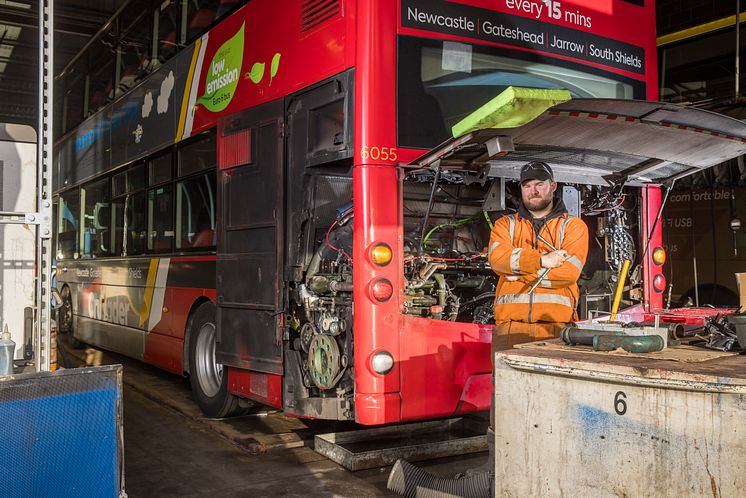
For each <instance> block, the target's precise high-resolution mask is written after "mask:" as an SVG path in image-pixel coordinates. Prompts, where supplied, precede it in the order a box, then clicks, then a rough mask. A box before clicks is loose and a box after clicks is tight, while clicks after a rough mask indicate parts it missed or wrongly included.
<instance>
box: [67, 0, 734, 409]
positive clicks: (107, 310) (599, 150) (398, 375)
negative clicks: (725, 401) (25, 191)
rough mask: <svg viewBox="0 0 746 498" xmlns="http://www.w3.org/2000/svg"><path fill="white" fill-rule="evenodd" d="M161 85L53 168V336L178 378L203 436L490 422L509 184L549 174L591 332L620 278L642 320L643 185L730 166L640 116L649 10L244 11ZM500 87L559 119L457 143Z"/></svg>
mask: <svg viewBox="0 0 746 498" xmlns="http://www.w3.org/2000/svg"><path fill="white" fill-rule="evenodd" d="M156 14H157V13H156ZM177 24H178V23H176V25H177ZM185 24H187V23H182V25H185ZM190 25H191V24H190ZM163 38H164V39H167V38H168V36H165V37H163ZM154 40H156V39H155V38H154ZM156 41H157V40H156ZM156 41H154V43H153V44H152V47H153V50H154V51H155V50H156V49H157V48H158V43H156ZM187 41H188V40H187ZM153 59H155V57H153ZM157 66H158V67H157V69H153V65H152V64H149V65H148V68H150V69H149V70H152V72H151V73H150V74H149V75H148V76H147V77H144V78H143V79H142V81H141V82H140V83H138V84H136V85H135V86H134V87H132V88H130V89H129V90H128V91H127V92H126V93H124V94H122V95H121V96H119V97H118V98H117V97H116V95H113V96H112V98H113V99H114V100H113V101H112V102H110V103H108V104H106V105H104V106H102V107H101V108H100V109H98V110H97V111H96V112H94V113H93V114H92V116H91V117H89V118H87V119H86V120H85V121H83V122H82V123H81V124H79V125H77V126H76V127H75V128H74V129H73V130H72V131H70V132H69V133H67V134H66V135H65V136H64V137H63V138H62V139H61V140H60V142H59V143H58V147H57V157H58V170H57V172H56V173H57V174H56V177H55V188H56V192H57V203H56V209H57V211H56V212H57V228H58V229H57V233H56V237H57V238H56V241H57V258H58V262H57V267H58V286H59V287H60V290H61V293H62V295H63V297H64V298H65V305H64V306H63V308H62V311H61V316H60V327H61V329H62V330H63V331H71V332H72V333H73V334H74V336H75V337H76V338H77V339H79V340H81V341H84V342H87V343H91V344H95V345H98V346H101V347H104V348H107V349H111V350H114V351H119V352H122V353H125V354H128V355H131V356H133V357H135V358H140V359H142V360H144V361H145V362H148V363H151V364H153V365H156V366H159V367H161V368H163V369H166V370H169V371H172V372H174V373H177V374H187V375H188V376H189V378H190V382H191V386H192V389H193V392H194V397H195V399H196V401H197V403H198V404H199V405H200V407H201V408H202V409H203V410H204V411H205V413H206V414H208V415H210V416H224V415H228V414H230V413H234V412H236V411H237V410H240V408H241V406H242V401H241V400H242V399H251V400H256V401H260V402H262V403H266V404H268V405H271V406H275V407H278V408H281V409H283V410H284V411H285V412H287V413H290V414H294V415H298V416H303V417H315V418H327V419H342V420H344V419H349V420H355V421H357V422H359V423H362V424H382V423H391V422H399V421H404V420H415V419H423V418H431V417H441V416H449V415H454V414H461V413H467V412H471V411H476V410H485V409H487V408H488V407H489V404H490V394H491V392H492V386H491V365H490V359H489V349H490V346H489V343H490V339H491V329H492V325H491V323H492V320H493V318H492V305H493V304H492V303H493V297H494V290H495V284H496V276H495V274H494V273H493V272H492V271H491V269H490V268H489V265H488V263H487V260H486V256H485V247H486V245H487V243H488V240H489V231H490V225H491V223H492V221H493V220H494V219H495V218H496V217H497V216H499V215H501V214H504V213H506V212H509V211H510V210H511V208H514V207H515V206H516V201H515V199H516V197H515V192H514V183H515V182H513V181H512V180H514V179H516V178H517V177H518V171H519V169H520V166H521V165H522V164H524V163H525V162H527V161H529V160H532V159H534V160H535V159H538V160H544V161H546V162H548V163H549V164H550V165H551V166H552V167H553V168H554V170H555V172H556V174H557V179H558V180H559V181H560V182H563V185H564V186H563V188H562V195H563V197H564V199H565V202H566V204H567V205H568V207H569V208H570V211H571V212H572V213H573V214H576V215H579V216H583V218H584V219H585V220H586V221H587V222H588V223H589V224H591V225H592V229H593V230H592V233H595V234H596V237H595V238H594V240H593V241H592V244H591V245H592V247H591V257H590V258H589V262H588V264H587V265H586V269H585V270H584V277H583V280H582V281H581V285H582V286H583V287H584V289H585V290H584V294H583V296H584V302H583V303H579V306H580V308H581V310H582V311H583V313H584V314H586V313H587V312H588V310H591V309H594V308H595V309H603V308H604V305H603V303H604V302H605V300H606V301H608V299H607V298H608V297H609V296H610V293H611V292H610V289H611V287H612V283H613V282H611V280H613V278H612V277H613V276H614V275H616V273H617V272H618V271H619V268H620V266H621V262H622V261H623V260H624V259H631V260H633V262H634V265H633V266H635V267H637V268H638V271H637V272H636V273H635V274H634V275H633V278H632V284H631V287H632V288H631V290H630V291H629V292H628V293H627V294H626V297H625V299H627V300H628V301H629V302H630V303H632V302H638V303H642V304H643V306H645V307H646V309H647V310H652V309H654V308H656V307H660V305H661V292H662V290H663V288H665V279H663V276H662V272H661V269H660V266H659V265H658V263H660V262H661V261H660V259H661V258H660V254H661V253H660V252H659V251H658V249H659V247H660V245H661V242H660V227H659V226H656V223H655V219H656V216H657V214H658V208H659V206H660V202H661V193H662V190H661V188H660V187H659V186H657V185H659V184H660V183H661V182H662V181H664V180H668V179H670V178H675V177H676V176H678V175H683V174H686V173H687V172H689V171H693V170H697V168H700V167H706V166H709V165H710V164H715V162H717V161H718V160H719V159H718V158H714V157H708V155H711V154H712V153H713V151H714V150H720V151H721V152H717V154H716V155H721V156H722V155H728V154H733V155H735V154H736V153H737V152H738V151H740V150H741V148H742V145H743V141H742V137H741V136H735V135H736V134H737V133H736V132H733V131H732V130H730V128H729V127H731V128H732V126H731V125H732V124H733V123H731V122H730V121H727V120H725V121H723V118H720V117H719V116H716V115H711V116H710V117H711V120H710V121H709V122H707V123H702V122H698V120H699V118H700V117H701V115H700V114H698V111H695V110H683V109H679V108H675V107H674V106H671V105H668V106H667V105H663V104H655V103H650V102H645V101H644V100H645V99H646V98H648V99H654V98H655V95H656V92H657V85H656V69H655V68H656V61H655V20H654V5H653V2H652V1H651V0H613V1H612V0H608V1H603V2H598V1H595V0H594V1H590V0H582V1H581V0H578V1H569V0H561V1H538V0H525V1H512V0H505V1H500V2H494V1H487V0H463V1H444V0H430V1H423V0H377V1H375V2H373V1H370V2H368V1H362V2H360V1H346V0H305V1H293V2H270V1H265V0H252V1H251V2H248V3H247V4H246V5H244V6H243V7H241V8H240V9H238V10H237V11H235V12H234V13H233V14H231V15H229V16H227V17H225V18H222V19H221V20H219V21H215V22H214V23H213V25H212V28H211V29H209V30H208V31H206V32H204V33H203V34H202V35H201V36H199V37H198V38H196V39H195V41H194V42H193V43H192V44H190V45H187V46H186V47H185V48H184V49H183V50H181V51H180V52H179V53H178V54H176V55H175V56H174V57H172V58H171V59H169V60H166V61H163V62H161V63H159V64H158V65H157ZM115 76H116V77H117V78H118V77H119V73H115ZM99 79H100V78H99ZM114 83H115V84H114V85H113V86H114V87H115V88H116V87H117V85H116V83H118V81H115V82H114ZM102 86H103V87H104V89H105V88H107V85H106V84H105V83H104V84H102ZM510 86H518V87H531V88H539V89H566V90H569V91H570V94H571V95H572V97H573V98H572V100H570V101H567V102H565V103H563V104H560V105H557V106H554V107H552V108H550V109H548V110H547V111H545V112H541V113H539V115H538V117H537V118H536V119H534V120H533V121H530V122H528V123H524V124H523V125H521V126H518V127H516V128H510V129H490V130H486V131H484V130H483V131H472V132H468V133H466V134H463V135H459V136H458V137H453V133H452V131H451V130H452V127H453V126H454V125H455V124H457V123H459V122H460V121H462V119H463V118H465V117H467V116H469V115H470V114H471V113H472V112H473V111H474V110H475V109H477V108H479V107H480V106H482V105H484V104H485V103H486V102H489V101H490V100H491V99H493V98H494V97H495V96H496V95H498V94H500V93H501V92H502V91H503V90H505V89H506V88H507V87H510ZM86 88H87V87H86ZM88 93H89V94H90V95H94V94H95V92H93V91H90V92H88ZM633 99H636V100H633ZM89 111H90V112H93V111H95V109H92V108H91V109H89ZM708 116H709V115H708ZM729 130H730V131H729ZM726 135H727V136H726ZM718 147H720V148H719V149H718ZM598 220H601V221H598ZM653 254H656V255H658V256H657V259H658V262H657V263H654V262H653V260H652V255H653ZM538 292H541V290H540V289H539V291H538Z"/></svg>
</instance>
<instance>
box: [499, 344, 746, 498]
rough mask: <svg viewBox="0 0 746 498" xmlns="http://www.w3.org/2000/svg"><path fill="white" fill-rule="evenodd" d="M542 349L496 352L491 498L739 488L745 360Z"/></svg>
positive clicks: (743, 473) (745, 438) (745, 479)
mask: <svg viewBox="0 0 746 498" xmlns="http://www.w3.org/2000/svg"><path fill="white" fill-rule="evenodd" d="M549 342H553V341H549ZM555 344H556V343H555ZM548 346H552V344H542V343H539V344H538V345H532V346H530V347H527V348H524V349H513V350H510V351H504V352H499V353H497V354H496V355H495V374H494V375H495V377H494V382H495V384H494V385H495V392H494V396H495V452H496V453H495V496H496V497H498V496H499V497H504V496H509V497H523V496H542V497H551V496H577V497H586V496H587V497H591V496H592V497H605V496H609V497H621V496H624V497H630V498H631V497H638V496H639V497H643V496H645V497H647V496H656V497H664V496H671V497H682V496H715V497H727V496H734V497H735V496H743V495H744V493H746V491H745V490H746V459H745V458H744V456H745V455H746V356H743V355H738V354H729V355H723V354H722V353H719V352H712V353H711V356H712V358H711V359H705V360H703V359H702V358H699V359H697V360H696V361H680V360H679V361H672V360H668V359H665V358H667V357H668V356H675V354H674V352H675V349H676V348H671V349H667V350H664V351H662V352H660V353H654V354H649V355H647V356H646V355H643V354H640V355H629V354H616V353H597V352H593V351H592V350H590V348H580V347H579V348H575V349H574V350H572V351H571V350H569V348H565V347H560V346H556V345H554V347H548ZM678 353H679V357H680V356H681V354H680V353H681V351H679V352H678ZM694 353H696V351H695V352H694ZM694 353H693V354H694ZM706 354H708V353H707V352H705V355H706ZM684 356H686V355H684ZM694 356H697V355H696V354H694Z"/></svg>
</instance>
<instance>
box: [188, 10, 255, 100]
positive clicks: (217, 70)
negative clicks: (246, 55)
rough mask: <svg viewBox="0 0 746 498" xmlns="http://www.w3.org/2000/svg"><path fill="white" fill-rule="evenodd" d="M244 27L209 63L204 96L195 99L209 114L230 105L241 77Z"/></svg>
mask: <svg viewBox="0 0 746 498" xmlns="http://www.w3.org/2000/svg"><path fill="white" fill-rule="evenodd" d="M244 26H245V24H242V25H241V29H239V30H238V32H237V33H236V34H235V35H233V36H232V37H231V38H230V39H229V40H227V41H226V42H225V43H223V44H222V45H221V46H220V48H219V49H218V51H217V52H215V55H214V56H213V58H212V61H211V62H210V67H209V68H208V70H207V77H206V78H205V94H204V95H202V96H201V97H199V98H198V99H197V103H198V104H202V105H203V106H205V108H207V109H208V110H209V111H210V112H220V111H222V110H223V109H225V108H226V107H228V104H230V102H231V100H232V99H233V94H234V93H235V92H236V87H237V86H238V81H239V79H240V76H241V64H242V62H243V46H244Z"/></svg>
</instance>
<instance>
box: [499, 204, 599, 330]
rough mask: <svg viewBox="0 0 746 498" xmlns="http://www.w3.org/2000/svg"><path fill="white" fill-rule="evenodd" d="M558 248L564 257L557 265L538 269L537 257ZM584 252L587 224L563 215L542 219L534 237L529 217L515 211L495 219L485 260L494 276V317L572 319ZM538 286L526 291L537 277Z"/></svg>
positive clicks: (512, 319) (538, 258)
mask: <svg viewBox="0 0 746 498" xmlns="http://www.w3.org/2000/svg"><path fill="white" fill-rule="evenodd" d="M542 238H543V239H545V240H546V242H549V243H551V244H552V245H553V246H554V247H555V248H557V249H564V250H566V251H567V252H568V254H569V255H570V257H569V258H568V259H567V260H566V261H565V262H564V263H562V265H561V266H559V267H557V268H552V269H550V270H547V269H546V268H542V267H541V256H542V255H543V254H546V253H548V252H551V251H552V250H553V249H552V248H550V246H549V245H548V244H546V243H545V242H544V241H542V240H541V239H542ZM587 255H588V228H587V227H586V225H585V223H584V222H583V220H581V219H580V218H577V217H575V216H570V215H568V214H567V213H565V214H563V215H562V216H558V217H556V218H552V219H549V220H547V222H546V223H545V224H544V226H543V227H542V228H541V231H540V233H539V236H538V237H537V235H536V233H535V231H534V227H533V224H532V222H531V220H528V219H525V218H522V217H521V216H520V215H518V214H511V215H508V216H503V217H502V218H500V219H499V220H497V221H496V222H495V225H494V227H493V229H492V234H491V235H490V245H489V262H490V266H492V269H493V270H494V271H495V273H497V274H498V275H499V277H500V278H499V279H498V282H497V289H496V291H495V321H496V322H498V323H500V322H507V321H518V322H529V323H532V322H570V321H572V320H574V319H576V314H575V307H576V305H577V303H578V284H577V282H578V278H579V277H580V272H581V271H582V270H583V265H584V264H585V259H586V256H587ZM544 273H547V275H546V277H545V278H544V280H542V282H541V284H539V287H537V288H536V290H535V291H534V292H533V294H529V293H528V291H529V290H530V289H531V287H532V286H533V284H534V283H535V282H536V280H537V279H538V278H539V276H540V275H542V274H544Z"/></svg>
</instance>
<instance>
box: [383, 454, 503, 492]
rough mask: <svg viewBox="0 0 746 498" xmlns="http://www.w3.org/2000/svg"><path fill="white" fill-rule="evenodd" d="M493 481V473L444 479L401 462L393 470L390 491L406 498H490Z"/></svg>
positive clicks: (389, 484) (390, 478)
mask: <svg viewBox="0 0 746 498" xmlns="http://www.w3.org/2000/svg"><path fill="white" fill-rule="evenodd" d="M492 479H493V477H492V473H491V472H482V473H479V474H473V475H470V476H467V477H464V478H462V479H445V478H441V477H436V476H434V475H432V474H431V473H429V472H427V471H426V470H423V469H421V468H419V467H417V466H416V465H412V464H411V463H409V462H407V461H406V460H402V459H399V460H397V461H396V463H395V464H394V468H393V469H391V474H389V482H388V484H387V487H388V489H389V490H391V491H393V492H394V493H398V494H400V495H402V496H404V497H406V498H487V497H491V496H492V494H493V491H492Z"/></svg>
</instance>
